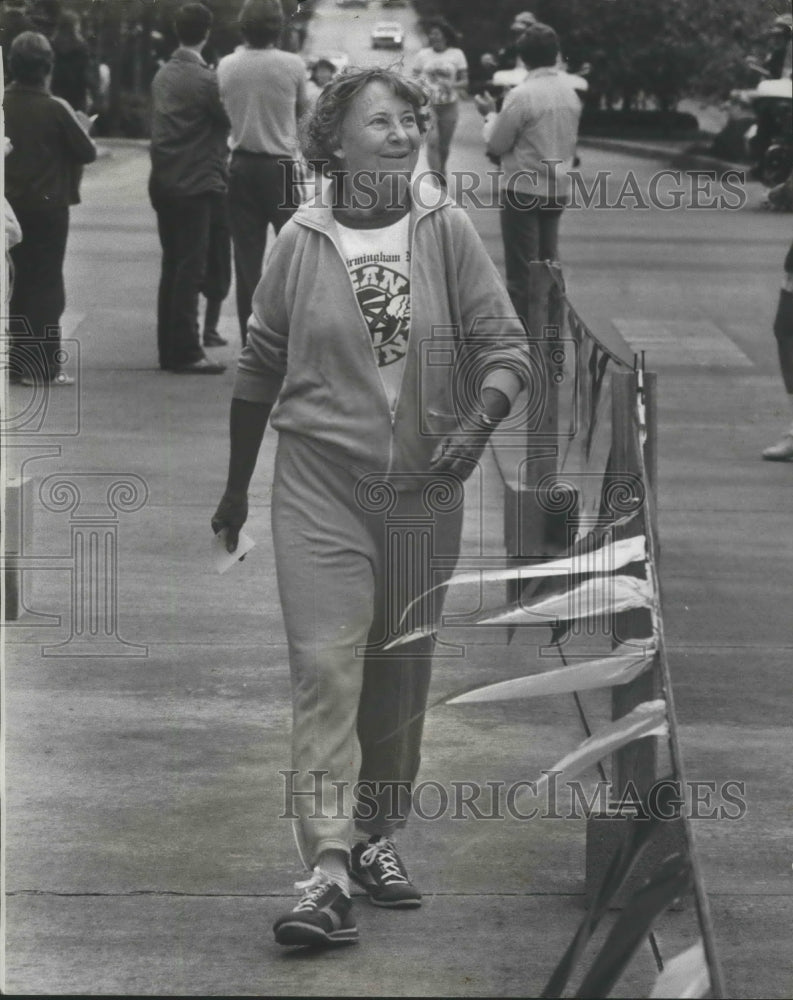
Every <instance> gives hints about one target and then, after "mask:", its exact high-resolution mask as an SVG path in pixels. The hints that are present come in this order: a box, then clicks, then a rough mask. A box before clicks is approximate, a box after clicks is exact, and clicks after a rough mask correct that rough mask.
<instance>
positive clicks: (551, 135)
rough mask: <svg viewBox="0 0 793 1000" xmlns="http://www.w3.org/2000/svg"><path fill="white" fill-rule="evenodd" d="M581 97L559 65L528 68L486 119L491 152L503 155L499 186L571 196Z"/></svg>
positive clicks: (542, 194) (557, 196)
mask: <svg viewBox="0 0 793 1000" xmlns="http://www.w3.org/2000/svg"><path fill="white" fill-rule="evenodd" d="M580 118H581V100H580V98H579V96H578V94H577V93H576V91H575V88H574V87H573V84H572V82H571V81H570V78H569V76H568V74H567V73H564V72H562V71H560V70H559V69H558V68H557V67H555V66H542V67H540V68H539V69H533V70H530V71H529V73H528V75H527V77H526V79H525V80H524V82H523V83H521V84H519V85H518V86H517V87H515V88H514V90H511V91H510V92H509V93H508V94H507V96H506V97H505V98H504V105H503V107H502V108H501V111H500V112H499V113H498V115H488V116H487V118H486V119H485V126H484V138H485V142H486V143H487V151H488V153H490V154H492V155H493V156H498V157H500V158H501V170H502V174H501V186H502V187H505V188H508V189H511V190H515V191H521V192H524V193H526V194H533V195H537V196H539V197H546V198H554V199H557V200H559V201H567V200H568V199H569V197H570V190H571V186H572V185H571V181H570V176H569V171H570V168H571V167H572V165H573V158H574V156H575V147H576V141H577V139H578V122H579V120H580Z"/></svg>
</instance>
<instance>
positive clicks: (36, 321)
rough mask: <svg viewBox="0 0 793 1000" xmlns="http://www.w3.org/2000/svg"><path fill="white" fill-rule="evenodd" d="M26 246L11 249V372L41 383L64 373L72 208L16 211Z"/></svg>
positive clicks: (21, 244)
mask: <svg viewBox="0 0 793 1000" xmlns="http://www.w3.org/2000/svg"><path fill="white" fill-rule="evenodd" d="M15 212H16V216H17V219H18V220H19V225H20V226H21V227H22V242H21V243H18V244H17V245H16V246H15V247H13V248H12V250H11V260H12V261H13V264H14V288H13V292H12V293H11V301H10V303H9V312H10V316H9V324H8V325H9V334H10V345H9V359H8V360H9V370H10V372H11V373H12V374H13V375H15V376H27V377H29V378H33V379H35V380H36V381H37V382H46V381H50V380H52V379H53V378H54V377H55V376H56V375H57V374H58V371H59V369H60V364H59V356H60V355H59V352H60V344H61V328H60V322H61V316H62V315H63V310H64V309H65V308H66V290H65V287H64V284H63V260H64V257H65V256H66V241H67V238H68V235H69V209H68V208H48V209H44V210H42V211H33V212H30V211H25V210H24V209H19V208H17V209H15Z"/></svg>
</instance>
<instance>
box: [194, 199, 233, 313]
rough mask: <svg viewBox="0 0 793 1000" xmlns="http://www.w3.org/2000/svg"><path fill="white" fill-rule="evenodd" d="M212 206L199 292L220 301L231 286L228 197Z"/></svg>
mask: <svg viewBox="0 0 793 1000" xmlns="http://www.w3.org/2000/svg"><path fill="white" fill-rule="evenodd" d="M213 208H214V211H213V215H212V219H211V225H210V227H209V246H208V247H207V265H206V270H205V272H204V281H203V283H202V285H201V294H202V295H203V296H204V298H206V299H208V300H209V301H210V302H218V303H220V302H223V300H224V299H225V298H226V296H227V295H228V293H229V288H231V227H230V225H229V206H228V198H226V197H224V198H222V199H220V200H219V201H218V202H217V204H216V205H214V206H213Z"/></svg>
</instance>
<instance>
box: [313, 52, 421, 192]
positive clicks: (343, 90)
mask: <svg viewBox="0 0 793 1000" xmlns="http://www.w3.org/2000/svg"><path fill="white" fill-rule="evenodd" d="M370 83H382V84H385V86H386V87H388V89H389V90H390V91H391V92H392V93H393V94H395V95H396V96H397V97H399V98H401V99H402V100H403V101H407V103H408V104H410V105H411V107H412V108H413V110H414V112H415V114H416V121H417V122H418V127H419V132H421V133H422V134H424V133H425V132H426V131H427V127H428V125H429V114H430V112H429V98H428V96H427V92H426V91H425V90H424V88H423V87H422V86H421V85H420V84H418V83H416V82H414V81H413V80H408V79H406V78H405V77H404V76H401V75H400V74H399V73H396V72H394V71H393V70H390V69H382V68H380V67H378V68H376V69H346V70H344V72H343V73H340V74H339V75H338V76H337V77H336V78H335V79H334V80H331V82H330V83H329V84H328V85H327V86H326V87H325V89H324V90H323V91H322V93H321V94H320V95H319V98H318V99H317V103H316V105H315V107H314V110H313V112H311V113H310V114H309V115H308V116H307V117H306V118H305V119H304V120H303V121H302V123H301V145H302V148H303V155H304V156H305V158H306V160H307V161H308V163H310V164H311V166H313V167H314V168H315V169H317V170H321V171H322V172H323V173H324V174H326V175H327V176H330V175H331V174H332V173H333V172H334V171H337V170H338V169H339V167H340V166H341V164H340V162H339V161H338V159H337V158H336V156H335V154H334V152H333V150H334V149H336V148H338V145H339V135H340V133H341V126H342V122H343V121H344V118H345V116H346V115H347V112H348V111H349V109H350V106H351V104H352V102H353V101H354V100H355V98H356V97H357V96H358V94H360V93H361V91H362V90H363V89H364V87H366V86H368V85H369V84H370Z"/></svg>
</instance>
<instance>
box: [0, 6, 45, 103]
mask: <svg viewBox="0 0 793 1000" xmlns="http://www.w3.org/2000/svg"><path fill="white" fill-rule="evenodd" d="M27 7H28V5H27V3H26V0H6V2H5V3H4V4H3V6H2V7H0V50H2V53H3V72H4V76H5V81H6V83H8V82H9V80H10V79H11V74H10V73H9V70H8V58H9V55H10V53H11V43H12V42H13V41H14V39H15V38H16V37H17V35H21V34H22V32H23V31H35V30H36V26H35V25H34V24H33V21H32V20H31V19H30V15H29V14H28V9H27Z"/></svg>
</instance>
